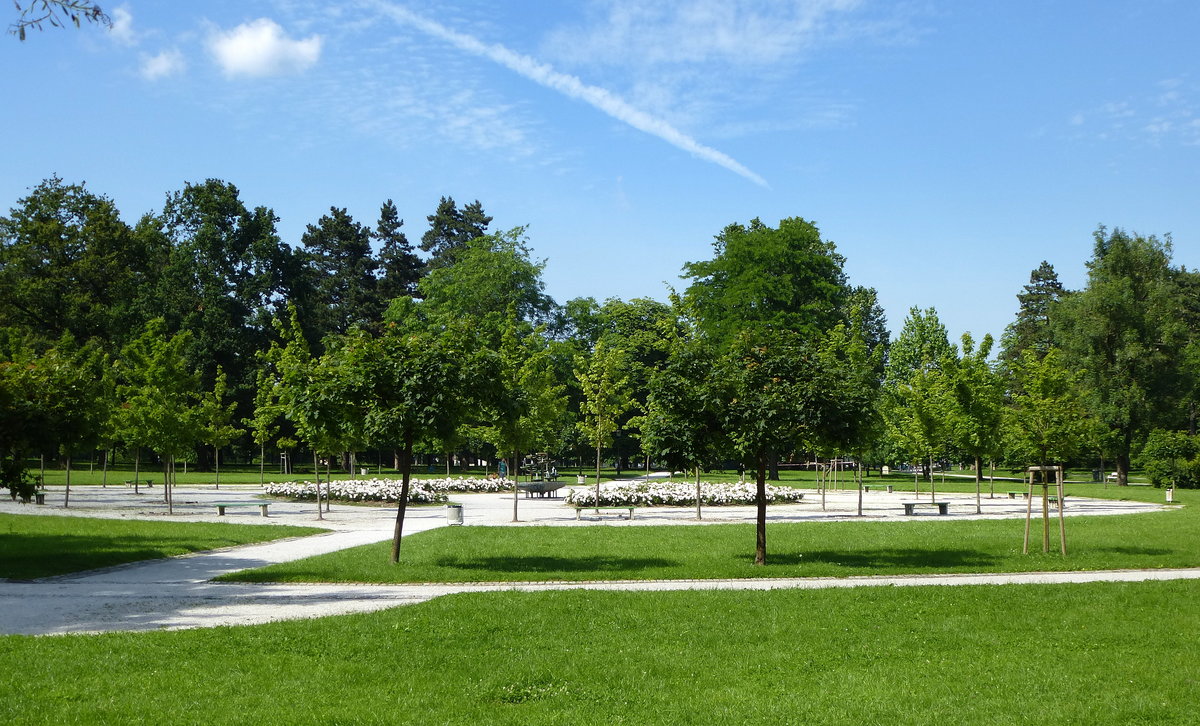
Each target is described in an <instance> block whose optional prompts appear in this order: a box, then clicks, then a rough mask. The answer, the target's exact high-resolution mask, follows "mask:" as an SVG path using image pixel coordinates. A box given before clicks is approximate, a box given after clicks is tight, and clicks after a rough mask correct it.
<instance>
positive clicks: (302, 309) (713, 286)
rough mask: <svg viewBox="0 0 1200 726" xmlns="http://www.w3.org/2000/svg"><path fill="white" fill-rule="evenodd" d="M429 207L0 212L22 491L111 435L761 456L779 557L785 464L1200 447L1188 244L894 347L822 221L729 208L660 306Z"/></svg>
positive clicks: (1181, 467) (7, 443)
mask: <svg viewBox="0 0 1200 726" xmlns="http://www.w3.org/2000/svg"><path fill="white" fill-rule="evenodd" d="M427 219H428V222H429V229H428V231H426V232H425V234H424V235H423V236H422V240H421V243H420V245H419V251H418V249H417V248H414V246H412V245H410V244H409V243H408V241H407V239H406V238H405V236H404V234H403V233H402V232H401V227H402V225H403V221H402V220H400V219H399V217H398V214H397V213H396V207H395V205H394V204H393V203H392V202H390V201H388V202H386V203H384V205H383V206H382V208H381V213H380V217H379V220H378V222H377V224H376V225H375V227H374V228H373V229H370V228H367V227H365V226H363V225H361V224H359V223H357V222H355V221H354V220H353V219H352V218H351V217H350V216H349V215H348V214H347V213H346V211H345V210H343V209H338V208H333V209H331V210H330V214H328V215H326V216H324V217H322V218H321V219H320V220H318V221H317V222H316V223H315V224H312V225H309V226H308V228H307V230H306V232H305V234H304V235H303V237H302V239H301V240H300V243H299V245H297V246H295V247H292V246H290V245H287V244H284V243H283V242H282V241H281V240H280V239H279V237H278V235H277V234H276V233H275V228H274V224H275V217H274V214H273V213H272V212H271V211H270V210H269V209H266V208H263V207H259V208H256V209H254V210H250V209H247V208H246V207H245V206H244V205H243V204H242V202H241V201H240V199H239V198H238V193H237V190H236V188H234V187H233V186H232V185H229V184H227V183H225V182H221V181H216V180H209V181H207V182H205V183H203V184H198V185H187V186H185V188H184V189H183V190H182V191H180V192H176V193H172V194H169V195H168V196H167V200H166V203H165V205H164V208H163V210H162V211H161V212H160V213H155V214H147V215H144V216H143V217H142V218H141V219H140V220H139V222H138V223H137V224H136V225H133V226H129V225H126V224H125V223H124V222H123V221H122V220H121V219H120V216H119V215H118V213H117V210H116V207H115V205H114V204H113V203H112V202H111V201H110V200H108V199H107V198H105V197H103V196H99V195H95V194H93V193H91V192H90V191H88V190H87V189H86V188H84V187H83V186H82V185H69V184H64V183H63V182H62V181H61V180H58V179H50V180H47V181H45V182H43V183H42V184H41V185H40V186H38V187H37V188H35V189H34V190H33V191H32V193H31V194H30V195H29V196H28V197H26V198H25V199H22V200H21V201H20V203H19V204H18V206H17V207H15V208H14V209H13V210H12V211H11V212H10V215H9V216H8V217H6V218H3V219H0V296H2V297H0V299H3V300H4V302H5V304H4V305H3V306H0V326H2V327H3V330H4V335H3V336H0V345H2V348H3V349H2V350H0V354H2V355H0V357H2V358H3V362H0V417H3V421H0V424H2V428H0V454H2V455H3V462H4V476H5V481H6V483H11V482H19V481H20V479H21V475H20V470H21V468H22V466H23V464H24V462H25V461H26V457H28V456H30V455H34V456H36V455H37V454H54V453H57V454H58V455H60V456H62V457H63V458H64V459H67V460H68V461H69V457H71V456H72V455H76V454H79V453H84V452H87V451H90V450H92V449H96V448H99V449H102V450H111V449H114V448H121V449H123V450H126V451H129V452H131V453H132V454H133V456H134V457H135V458H136V459H137V460H139V461H140V457H141V454H140V452H146V453H147V454H150V453H151V452H152V453H153V455H154V456H156V457H157V458H158V460H159V461H160V462H161V463H162V464H163V466H164V470H165V471H169V470H170V465H171V462H172V460H174V459H176V458H179V457H183V456H193V455H195V454H197V452H199V453H201V454H203V456H202V457H201V464H202V465H203V466H207V467H209V468H213V469H217V470H218V472H219V465H220V456H221V452H222V451H224V452H226V453H227V454H228V453H233V454H234V455H238V456H240V457H242V458H243V459H246V458H250V457H251V456H253V457H255V458H257V459H258V460H259V462H260V466H261V465H262V464H263V463H264V462H265V461H266V459H267V455H268V453H270V454H271V455H272V456H273V455H274V454H275V453H277V452H278V451H292V452H301V451H302V452H306V453H307V454H309V455H311V456H312V457H313V459H314V467H315V466H316V461H317V460H318V459H320V458H324V459H325V460H326V461H327V462H328V461H332V460H335V459H339V458H340V459H341V460H343V461H344V462H345V463H344V464H343V465H344V466H347V467H348V468H353V466H354V455H355V452H363V451H367V450H375V451H379V450H385V451H392V452H395V456H396V459H397V462H398V463H399V465H400V468H401V469H402V470H403V477H404V481H405V483H407V481H408V477H409V471H410V467H411V464H412V461H413V458H414V455H416V454H419V453H422V452H425V453H441V454H448V453H451V452H471V453H473V454H474V455H476V456H479V457H482V458H486V459H489V460H495V459H499V458H508V459H511V460H512V461H513V463H514V464H515V463H517V462H520V461H521V460H522V455H523V454H524V453H528V452H548V453H549V454H550V455H551V456H553V457H556V458H559V459H560V460H561V458H562V457H564V456H568V455H575V456H580V455H582V454H583V452H584V451H586V450H589V449H590V450H591V451H592V452H593V453H594V455H595V458H596V462H597V464H596V465H597V469H598V468H599V462H600V459H601V457H602V456H603V455H604V454H605V453H607V454H608V455H610V456H611V457H612V458H613V460H614V461H615V462H616V465H617V466H618V467H621V466H622V465H626V464H627V462H628V461H629V460H631V459H633V458H635V457H638V458H641V457H644V460H645V462H647V463H649V462H651V461H653V462H654V463H656V464H657V465H659V466H664V467H667V468H671V469H673V470H695V471H697V473H698V472H699V471H700V470H702V469H706V468H710V467H713V466H718V465H720V464H721V463H722V462H729V461H731V460H733V461H738V462H740V463H742V464H744V465H746V466H748V467H749V468H750V469H752V470H753V471H754V473H755V479H756V482H757V485H758V490H759V513H758V522H759V526H758V543H757V548H756V549H757V555H756V560H757V561H760V562H762V561H765V557H766V542H765V481H766V479H767V478H768V477H769V476H770V474H771V471H772V469H773V468H774V466H775V464H777V463H778V462H780V461H811V460H813V459H814V458H816V457H831V456H836V455H847V454H849V455H853V456H854V457H855V458H857V459H858V460H860V461H863V462H870V463H873V464H876V465H880V464H892V465H895V464H897V463H901V462H909V463H913V464H916V465H920V466H924V467H925V468H931V467H932V465H933V462H935V461H943V462H946V461H967V462H973V463H974V464H975V469H976V472H977V477H978V476H982V469H983V465H984V463H985V462H993V461H1000V462H1008V463H1012V464H1014V465H1023V464H1028V463H1042V464H1044V463H1062V462H1067V461H1072V462H1078V461H1083V460H1087V461H1089V462H1090V461H1097V460H1108V461H1112V462H1113V463H1114V464H1115V466H1116V469H1117V471H1118V474H1119V476H1120V479H1121V481H1122V483H1124V481H1125V480H1126V476H1127V473H1128V470H1129V465H1130V462H1131V459H1132V457H1133V456H1134V454H1135V453H1136V452H1138V451H1139V450H1145V451H1149V452H1154V451H1158V452H1159V453H1160V454H1161V453H1163V452H1168V453H1171V454H1172V455H1175V454H1179V455H1178V456H1174V458H1173V459H1172V460H1171V461H1172V462H1173V463H1172V464H1171V467H1173V468H1170V467H1169V468H1170V471H1169V472H1168V474H1169V475H1170V476H1172V477H1174V478H1175V479H1179V478H1180V476H1181V472H1183V473H1186V470H1187V467H1188V466H1191V465H1193V464H1194V463H1195V460H1196V456H1195V452H1194V448H1195V447H1192V449H1189V448H1188V446H1190V445H1191V443H1192V442H1193V441H1194V428H1195V415H1196V397H1197V391H1198V386H1197V380H1198V379H1200V375H1198V373H1197V371H1198V370H1200V366H1198V365H1197V362H1198V359H1200V355H1197V351H1198V349H1200V346H1198V344H1197V339H1198V338H1200V335H1198V332H1197V331H1198V330H1200V311H1198V309H1197V308H1198V303H1197V300H1198V299H1200V296H1197V295H1196V291H1197V290H1196V286H1197V275H1196V273H1194V272H1190V271H1187V270H1185V269H1182V268H1178V267H1175V266H1173V264H1172V262H1171V248H1170V241H1169V240H1167V241H1165V242H1162V241H1159V240H1157V239H1155V238H1153V237H1150V238H1143V237H1138V236H1131V235H1127V234H1125V233H1123V232H1121V231H1114V232H1112V233H1109V232H1108V231H1107V230H1103V229H1101V230H1100V231H1098V232H1097V234H1096V248H1095V253H1094V255H1093V259H1092V260H1091V261H1090V262H1089V282H1088V285H1087V287H1086V288H1085V289H1084V290H1081V291H1078V292H1068V291H1065V290H1063V288H1062V286H1061V285H1059V284H1058V282H1057V279H1056V276H1055V275H1054V272H1053V269H1052V268H1050V267H1049V266H1048V265H1046V264H1043V265H1042V267H1040V268H1038V270H1035V272H1034V274H1033V276H1032V277H1031V281H1030V284H1029V285H1028V286H1027V287H1026V289H1025V291H1024V292H1023V293H1022V294H1021V295H1019V296H1018V297H1019V299H1020V302H1021V309H1020V312H1019V313H1018V316H1017V320H1016V322H1014V324H1013V325H1012V326H1010V327H1009V329H1008V330H1007V331H1006V333H1005V335H1004V337H1003V339H1002V341H1001V343H1002V344H1001V350H1000V354H999V356H998V360H994V359H993V358H992V347H993V341H992V339H991V337H990V336H984V338H983V340H982V341H980V342H979V344H978V345H976V343H975V341H974V340H973V339H972V338H971V337H970V336H964V337H963V340H962V341H961V346H954V345H952V344H951V343H950V342H949V340H948V339H947V335H946V330H945V328H944V327H943V326H942V325H941V323H940V322H939V321H938V319H937V314H936V311H934V310H932V309H930V310H917V309H914V310H913V311H912V312H911V313H910V315H909V317H908V319H907V320H906V321H905V324H904V327H903V330H902V331H901V333H900V335H899V336H898V337H897V339H896V340H895V341H894V342H890V341H889V337H888V333H887V327H886V321H885V320H884V317H883V313H882V310H881V309H880V307H879V305H878V303H877V300H876V296H875V292H874V291H873V290H871V289H869V288H863V287H856V286H853V285H851V284H850V283H849V281H848V280H847V278H846V276H845V273H844V271H843V263H844V260H843V259H842V257H841V256H840V255H839V254H838V253H837V251H836V249H835V248H834V246H833V244H832V243H830V242H828V241H825V240H822V239H821V236H820V232H819V230H818V229H817V228H816V226H815V225H813V224H812V223H810V222H808V221H805V220H803V219H798V218H793V219H785V220H782V221H781V222H780V223H779V225H778V227H770V226H767V225H765V224H763V223H762V222H761V221H759V220H753V221H751V222H750V223H749V224H748V225H740V224H735V225H731V226H729V227H727V228H726V229H725V230H723V231H722V232H721V233H720V234H719V235H717V237H716V239H715V242H714V248H713V255H712V258H711V259H708V260H704V261H700V262H694V263H690V264H688V265H686V266H685V268H684V278H685V279H686V280H687V287H686V289H685V290H684V291H683V292H682V293H679V294H674V293H673V294H672V295H671V299H670V301H669V303H663V302H658V301H654V300H646V299H635V300H631V301H622V300H618V299H610V300H607V301H605V302H604V303H597V302H596V301H595V300H592V299H590V298H580V299H574V300H570V301H567V302H566V303H565V304H563V305H561V306H560V305H558V304H557V303H556V302H555V301H554V300H552V299H550V298H549V297H548V296H547V295H546V294H545V292H544V289H543V285H542V281H541V272H542V267H543V264H544V263H543V262H541V261H537V260H534V259H532V258H531V253H530V250H529V248H528V245H527V240H526V238H525V233H524V230H523V229H521V228H517V229H514V230H509V231H506V232H501V233H489V232H488V229H487V228H488V225H489V224H490V221H491V218H490V217H488V216H487V215H486V214H485V213H484V211H483V208H482V205H480V204H479V203H478V202H474V203H472V204H470V205H467V206H466V207H463V208H461V209H460V208H459V207H458V206H457V205H456V204H455V203H454V201H453V200H452V199H449V198H443V200H442V201H441V203H440V204H439V206H438V209H437V210H436V211H435V212H434V213H433V214H431V215H430V216H429V217H428V218H427ZM1188 451H1192V453H1191V454H1188V453H1187V452H1188ZM1180 452H1183V453H1182V454H1180ZM327 465H328V464H327ZM1101 466H1103V464H1101ZM1184 478H1186V477H1184ZM166 479H167V482H168V483H169V476H168V477H166ZM598 480H599V472H598V471H597V481H598ZM164 496H166V497H167V498H168V504H169V497H170V488H169V486H168V487H166V488H165V494H164ZM403 507H404V502H401V505H400V509H399V510H398V513H397V514H398V516H397V539H396V548H397V550H396V553H395V556H398V547H399V536H398V535H399V531H400V529H401V527H402V523H403ZM515 507H516V503H515V500H514V508H515ZM515 516H516V511H515V509H514V518H515Z"/></svg>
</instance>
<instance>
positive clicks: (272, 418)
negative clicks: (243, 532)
mask: <svg viewBox="0 0 1200 726" xmlns="http://www.w3.org/2000/svg"><path fill="white" fill-rule="evenodd" d="M278 384H279V382H278V379H277V378H276V376H275V375H274V373H273V372H272V371H271V370H270V368H269V366H268V367H263V368H260V369H259V371H258V374H257V377H256V379H255V386H254V415H253V416H250V417H248V418H244V419H242V424H243V425H244V426H245V427H246V428H247V430H248V431H249V432H250V438H251V439H252V440H253V441H254V443H256V444H258V484H259V486H262V485H263V484H264V483H265V481H266V465H267V442H269V441H271V439H273V438H274V437H275V435H276V434H278V433H279V423H278V422H279V415H280V411H279V394H278V391H277V390H276V387H277V386H278Z"/></svg>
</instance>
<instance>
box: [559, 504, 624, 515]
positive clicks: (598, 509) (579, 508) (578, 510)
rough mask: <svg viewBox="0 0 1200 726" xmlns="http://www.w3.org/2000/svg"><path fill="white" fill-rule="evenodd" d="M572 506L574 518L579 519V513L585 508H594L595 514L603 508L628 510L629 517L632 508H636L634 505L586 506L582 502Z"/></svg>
mask: <svg viewBox="0 0 1200 726" xmlns="http://www.w3.org/2000/svg"><path fill="white" fill-rule="evenodd" d="M572 506H573V507H574V508H575V519H579V513H580V512H582V511H583V510H585V509H594V510H596V514H599V513H600V512H601V511H604V510H609V511H611V510H628V512H629V518H630V519H633V510H634V509H636V507H632V506H621V507H592V506H587V505H583V504H575V505H572Z"/></svg>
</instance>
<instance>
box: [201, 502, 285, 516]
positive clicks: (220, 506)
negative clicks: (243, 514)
mask: <svg viewBox="0 0 1200 726" xmlns="http://www.w3.org/2000/svg"><path fill="white" fill-rule="evenodd" d="M214 504H216V505H217V516H218V517H224V516H225V508H226V507H258V509H259V511H260V512H262V516H264V517H265V516H267V507H269V506H271V503H270V502H214Z"/></svg>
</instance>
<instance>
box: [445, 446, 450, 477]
mask: <svg viewBox="0 0 1200 726" xmlns="http://www.w3.org/2000/svg"><path fill="white" fill-rule="evenodd" d="M446 478H447V479H449V478H450V452H449V451H447V452H446Z"/></svg>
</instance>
